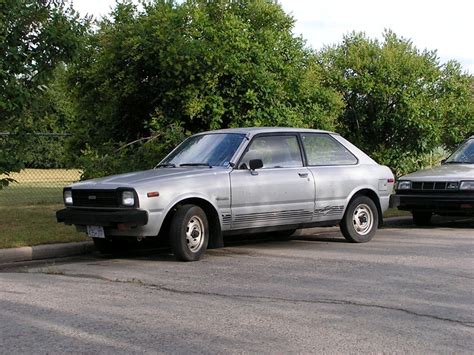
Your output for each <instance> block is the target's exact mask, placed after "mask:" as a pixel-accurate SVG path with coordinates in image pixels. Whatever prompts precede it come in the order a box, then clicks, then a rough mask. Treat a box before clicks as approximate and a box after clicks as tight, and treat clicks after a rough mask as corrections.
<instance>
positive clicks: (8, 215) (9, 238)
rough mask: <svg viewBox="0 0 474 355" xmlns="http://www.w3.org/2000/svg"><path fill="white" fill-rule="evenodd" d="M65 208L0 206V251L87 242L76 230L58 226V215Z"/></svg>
mask: <svg viewBox="0 0 474 355" xmlns="http://www.w3.org/2000/svg"><path fill="white" fill-rule="evenodd" d="M62 207H63V206H62V205H44V206H15V207H5V206H0V216H1V217H0V248H16V247H24V246H34V245H40V244H52V243H67V242H79V241H84V240H88V238H87V237H86V236H85V234H84V233H78V232H76V229H75V228H74V227H73V226H66V225H64V224H63V223H57V222H56V215H55V212H56V211H57V210H58V209H60V208H62Z"/></svg>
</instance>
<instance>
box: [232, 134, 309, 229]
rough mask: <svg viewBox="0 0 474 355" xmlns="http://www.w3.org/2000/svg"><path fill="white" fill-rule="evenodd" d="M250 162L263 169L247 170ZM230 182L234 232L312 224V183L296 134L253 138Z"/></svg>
mask: <svg viewBox="0 0 474 355" xmlns="http://www.w3.org/2000/svg"><path fill="white" fill-rule="evenodd" d="M252 159H261V160H262V162H263V167H262V168H260V169H256V170H250V169H249V162H250V160H252ZM230 181H231V211H232V212H231V213H232V224H231V229H233V230H237V229H249V228H258V227H266V226H281V225H295V224H300V223H304V222H309V221H310V220H311V217H312V214H313V210H314V194H315V187H314V179H313V176H312V175H311V173H310V172H309V171H308V169H307V168H306V167H304V166H303V159H302V154H301V149H300V144H299V141H298V137H297V135H296V134H284V135H283V134H282V135H259V136H256V137H254V138H253V140H252V142H251V143H250V144H249V147H248V148H247V149H246V151H245V152H244V154H243V156H242V159H240V162H239V163H238V165H237V167H236V169H234V170H233V171H232V172H231V174H230Z"/></svg>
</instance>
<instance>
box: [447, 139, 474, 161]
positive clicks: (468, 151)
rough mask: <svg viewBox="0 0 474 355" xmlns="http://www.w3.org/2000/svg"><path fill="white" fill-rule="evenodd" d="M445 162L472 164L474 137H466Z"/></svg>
mask: <svg viewBox="0 0 474 355" xmlns="http://www.w3.org/2000/svg"><path fill="white" fill-rule="evenodd" d="M446 163H448V164H449V163H451V164H474V139H473V138H471V139H468V140H467V141H466V142H464V143H463V144H462V145H461V146H460V147H459V148H458V150H456V151H455V152H454V153H453V154H452V155H451V156H450V157H449V158H448V159H446Z"/></svg>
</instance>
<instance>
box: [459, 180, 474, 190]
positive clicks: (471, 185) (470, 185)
mask: <svg viewBox="0 0 474 355" xmlns="http://www.w3.org/2000/svg"><path fill="white" fill-rule="evenodd" d="M459 190H474V181H461V185H459Z"/></svg>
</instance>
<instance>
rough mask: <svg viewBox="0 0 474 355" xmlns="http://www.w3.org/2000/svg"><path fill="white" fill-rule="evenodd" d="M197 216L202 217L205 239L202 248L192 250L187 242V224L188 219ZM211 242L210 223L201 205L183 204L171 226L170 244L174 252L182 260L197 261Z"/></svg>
mask: <svg viewBox="0 0 474 355" xmlns="http://www.w3.org/2000/svg"><path fill="white" fill-rule="evenodd" d="M193 216H197V217H199V218H200V219H201V221H202V223H203V228H204V241H203V243H202V245H201V248H200V249H199V250H198V251H196V252H192V251H191V250H190V249H189V248H188V246H187V244H186V226H187V224H188V221H189V220H190V219H191V218H192V217H193ZM208 243H209V223H208V220H207V216H206V213H205V212H204V211H203V210H202V208H201V207H199V206H195V205H183V206H180V207H178V209H177V210H176V212H175V214H174V216H173V218H172V220H171V226H170V244H171V250H172V251H173V254H174V255H175V256H176V258H177V259H178V260H181V261H197V260H199V259H200V258H201V256H202V254H204V252H205V251H206V249H207V245H208Z"/></svg>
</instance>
